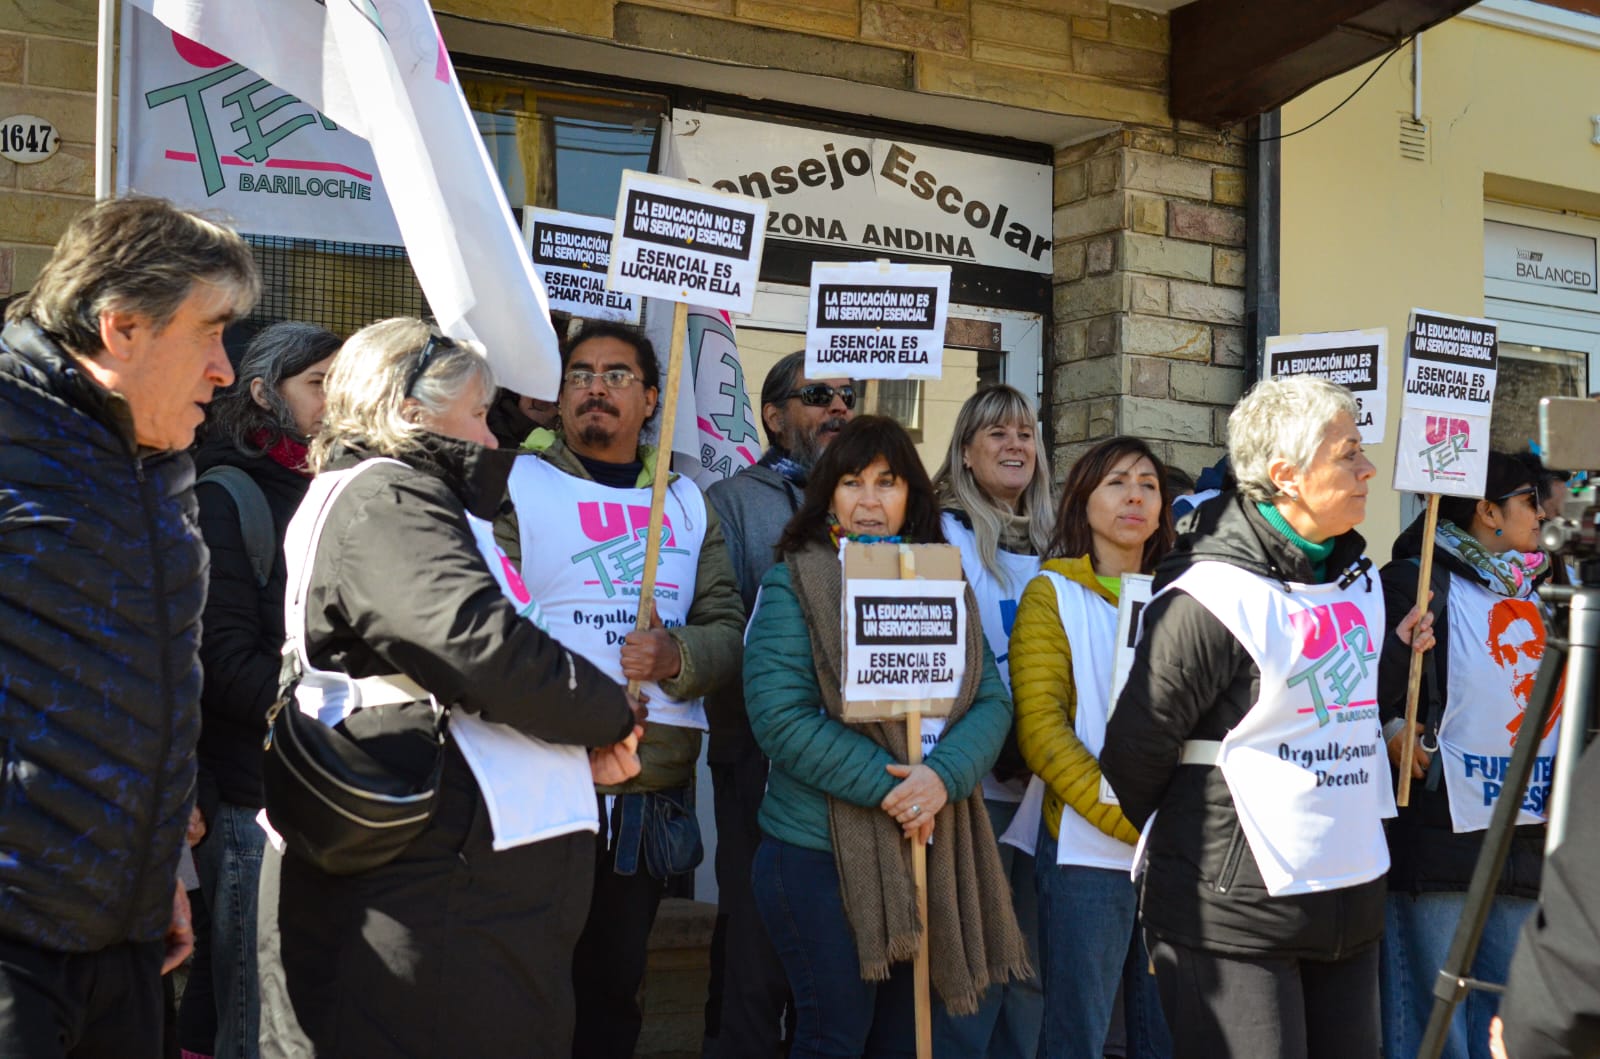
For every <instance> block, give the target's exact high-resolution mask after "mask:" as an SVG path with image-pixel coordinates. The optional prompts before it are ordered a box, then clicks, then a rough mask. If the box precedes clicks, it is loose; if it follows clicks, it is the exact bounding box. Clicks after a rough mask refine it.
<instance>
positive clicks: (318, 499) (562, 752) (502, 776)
mask: <svg viewBox="0 0 1600 1059" xmlns="http://www.w3.org/2000/svg"><path fill="white" fill-rule="evenodd" d="M398 462H399V461H397V460H381V459H376V460H364V461H363V462H361V463H360V464H357V465H356V466H355V467H352V468H349V469H347V470H343V471H333V472H329V473H325V474H320V475H318V476H317V477H316V478H314V479H313V480H312V482H311V487H310V489H309V490H308V491H307V494H306V498H305V500H304V501H303V502H302V503H301V505H300V508H299V510H298V511H297V512H296V514H295V516H294V518H293V519H292V520H290V523H289V528H288V532H287V534H286V536H285V539H284V562H285V566H286V569H287V572H288V582H289V584H290V585H292V586H295V589H294V591H292V592H290V593H289V594H288V596H287V597H286V599H285V604H284V606H285V623H286V624H285V628H286V629H288V630H290V631H289V637H290V646H291V647H292V648H294V649H297V650H299V651H300V653H301V659H300V661H301V666H302V669H303V674H302V676H301V678H300V683H299V685H298V686H297V687H296V689H295V700H296V703H297V705H298V706H299V707H300V709H301V710H302V711H304V712H306V713H309V714H311V715H312V716H314V717H317V718H318V719H319V720H321V721H322V722H323V723H324V724H328V725H334V724H337V723H338V722H339V721H341V720H343V719H344V718H345V717H348V716H349V715H350V714H351V713H354V712H355V711H356V710H357V709H360V708H361V707H362V706H363V705H372V703H370V702H367V703H364V702H363V698H362V695H361V693H360V687H361V685H362V684H364V683H366V682H357V681H352V680H351V679H350V677H349V676H347V675H346V674H344V673H338V672H332V671H327V670H319V669H314V668H312V666H311V664H310V661H309V659H308V658H307V657H306V656H305V653H304V636H305V595H306V589H307V586H308V585H309V584H310V575H311V571H310V560H311V559H312V558H313V556H314V555H315V553H316V547H317V539H318V538H319V537H320V536H321V535H322V526H323V523H324V521H325V520H326V518H327V513H328V511H329V510H330V509H331V508H332V507H333V501H334V499H335V498H336V497H337V496H338V495H339V493H340V492H342V491H343V489H344V488H345V486H347V485H348V484H349V483H350V482H351V481H352V480H353V479H354V478H355V476H356V475H358V474H360V473H361V472H362V471H363V470H365V469H367V468H368V467H371V466H373V465H375V464H377V463H398ZM467 522H468V524H469V525H470V526H471V528H472V534H473V537H474V539H475V540H476V542H477V545H478V551H479V553H480V554H481V555H482V556H483V559H484V563H485V565H486V566H487V567H488V569H489V572H490V573H491V574H493V575H494V579H495V581H496V583H497V584H499V586H500V590H501V592H503V593H504V594H505V596H506V598H507V599H509V600H510V601H511V602H512V603H514V604H516V606H517V611H518V614H520V615H521V616H522V617H524V618H527V619H528V620H530V621H532V622H533V623H534V624H535V625H537V626H539V627H540V628H541V629H542V628H543V627H544V626H543V624H542V622H541V620H540V615H539V612H538V605H537V604H536V603H534V601H533V600H532V599H531V597H529V596H528V592H527V590H526V589H525V588H523V587H522V584H521V582H520V580H519V579H518V578H517V577H516V571H515V570H513V569H512V568H511V564H510V562H509V561H508V560H507V559H506V557H505V554H504V553H503V552H501V551H500V549H499V548H498V547H497V546H496V545H495V543H494V530H493V528H492V527H491V526H490V524H489V523H487V522H485V521H483V520H482V519H479V518H476V517H474V516H472V515H468V516H467ZM416 559H417V561H421V562H426V561H427V559H426V556H420V557H416ZM450 734H451V738H453V739H454V740H455V743H456V745H457V746H458V747H460V748H461V756H462V757H464V758H465V759H466V761H467V765H468V767H469V768H470V769H471V770H472V775H473V778H474V779H476V780H477V782H478V790H479V791H480V792H481V793H482V794H483V801H484V804H485V805H486V806H487V807H488V810H489V821H490V824H491V825H492V827H493V832H494V848H495V849H497V850H504V849H512V848H514V847H516V846H522V845H526V844H528V843H530V842H539V841H543V840H544V839H547V838H555V837H557V836H559V835H565V834H569V833H571V832H575V831H598V830H599V827H600V819H599V815H598V813H597V811H596V807H595V801H594V780H593V777H592V776H591V774H590V772H589V756H588V753H587V751H585V750H584V749H583V748H582V747H576V746H558V745H555V744H551V743H546V742H544V741H543V740H542V739H536V738H534V737H533V736H530V735H527V734H525V733H523V732H519V731H517V730H516V729H514V728H512V727H510V726H508V725H504V724H497V723H494V722H491V721H485V720H483V719H482V718H480V717H477V716H476V715H474V714H471V713H468V712H467V711H466V710H452V711H451V714H450Z"/></svg>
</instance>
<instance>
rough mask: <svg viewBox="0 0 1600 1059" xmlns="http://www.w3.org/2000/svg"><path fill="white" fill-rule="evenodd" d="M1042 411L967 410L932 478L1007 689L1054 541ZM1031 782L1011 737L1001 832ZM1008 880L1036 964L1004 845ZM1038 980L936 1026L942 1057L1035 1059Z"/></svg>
mask: <svg viewBox="0 0 1600 1059" xmlns="http://www.w3.org/2000/svg"><path fill="white" fill-rule="evenodd" d="M1038 419H1039V416H1038V413H1037V412H1036V411H1035V410H1034V407H1033V402H1032V401H1030V400H1029V399H1028V398H1027V396H1026V395H1025V394H1023V393H1022V391H1020V390H1018V389H1016V388H1015V387H1012V386H1005V385H999V386H990V387H987V388H985V389H982V390H979V391H978V392H977V393H975V394H973V395H972V396H971V397H969V398H967V400H966V402H965V403H964V404H962V406H961V411H960V412H958V413H957V414H956V423H955V430H954V431H953V432H952V434H951V435H950V448H949V451H948V452H947V453H946V455H945V460H944V466H942V467H940V468H939V473H938V474H936V475H934V478H933V485H934V489H935V490H936V491H937V492H938V495H939V506H940V508H941V509H942V510H941V513H940V525H941V527H942V528H943V530H944V535H945V539H946V540H948V541H949V542H950V543H951V544H954V545H956V546H957V547H958V548H960V549H961V566H962V569H963V571H964V572H965V573H966V577H967V583H968V584H969V585H971V586H972V593H973V596H974V597H975V598H976V599H977V601H978V614H979V617H980V618H981V619H982V622H983V634H984V639H985V640H987V641H988V643H989V649H990V650H991V651H993V652H994V658H995V664H996V667H997V668H998V669H999V671H1000V679H1001V680H1002V681H1003V682H1005V685H1006V688H1007V689H1008V690H1009V689H1010V687H1011V666H1010V661H1009V652H1010V648H1009V646H1008V643H1009V640H1010V637H1011V623H1012V620H1013V619H1014V618H1015V616H1016V613H1017V601H1018V600H1019V599H1020V598H1021V597H1022V590H1023V588H1024V587H1026V586H1027V584H1028V582H1029V581H1030V580H1031V579H1032V578H1033V576H1034V575H1035V574H1037V573H1038V572H1039V556H1040V554H1041V553H1043V551H1044V549H1045V546H1046V545H1047V544H1048V542H1049V540H1050V528H1051V526H1052V524H1053V523H1054V521H1055V513H1054V510H1053V509H1052V506H1051V503H1050V464H1049V461H1048V460H1047V459H1046V457H1045V455H1044V453H1043V452H1041V451H1039V442H1038ZM1027 785H1028V768H1027V766H1026V765H1025V764H1024V763H1023V761H1022V756H1021V754H1020V753H1019V752H1018V751H1017V744H1016V739H1015V738H1014V737H1013V736H1012V735H1010V734H1008V735H1007V738H1006V742H1005V746H1004V747H1003V748H1002V750H1001V752H1000V758H999V760H997V761H996V762H995V765H994V768H993V769H991V770H990V771H989V774H988V775H986V776H984V778H983V800H984V807H985V808H986V809H987V811H988V814H989V821H990V823H991V824H992V825H993V827H994V833H995V834H996V835H1000V834H1003V833H1004V832H1005V830H1006V828H1007V827H1009V826H1010V825H1011V821H1012V818H1013V817H1015V816H1016V814H1017V806H1018V805H1019V804H1020V803H1021V802H1022V797H1023V793H1024V791H1025V790H1026V789H1027ZM1000 861H1001V864H1002V865H1003V866H1004V867H1005V870H1006V876H1007V878H1008V879H1009V880H1010V882H1011V899H1012V904H1013V907H1014V909H1015V911H1016V913H1017V923H1018V925H1019V926H1020V927H1021V928H1022V935H1023V938H1024V939H1025V940H1026V941H1027V943H1028V953H1029V960H1030V962H1032V963H1033V965H1034V966H1035V967H1037V966H1038V955H1037V949H1038V938H1037V935H1038V926H1039V915H1038V907H1037V903H1036V901H1035V898H1034V888H1033V857H1032V856H1031V854H1030V851H1029V850H1027V849H1023V848H1018V847H1017V846H1014V845H1010V844H1002V845H1001V846H1000ZM1043 1005H1044V997H1043V994H1042V993H1041V992H1040V990H1039V979H1038V977H1037V976H1033V975H1030V976H1029V977H1027V978H1022V979H1017V980H1015V981H1012V982H1009V983H1006V984H1005V985H999V986H995V987H994V988H992V989H990V990H988V991H987V992H986V993H985V994H984V997H983V1002H982V1004H981V1005H980V1006H979V1008H978V1012H977V1014H975V1015H972V1016H970V1017H967V1018H952V1017H950V1016H948V1015H946V1014H944V1013H943V1012H941V1013H940V1017H938V1018H937V1019H935V1021H934V1028H933V1035H934V1052H935V1054H936V1055H938V1056H941V1057H943V1056H963V1055H987V1056H991V1057H995V1059H1004V1057H1010V1056H1016V1057H1018V1059H1023V1057H1026V1059H1033V1057H1034V1054H1035V1052H1036V1051H1037V1050H1038V1047H1039V1025H1040V1022H1041V1020H1042V1018H1043V1016H1044V1008H1043Z"/></svg>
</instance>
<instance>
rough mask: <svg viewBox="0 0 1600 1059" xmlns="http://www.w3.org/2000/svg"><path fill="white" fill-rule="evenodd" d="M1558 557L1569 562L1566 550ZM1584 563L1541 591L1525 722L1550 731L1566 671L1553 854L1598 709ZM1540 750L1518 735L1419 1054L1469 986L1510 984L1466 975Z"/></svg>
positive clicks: (1599, 666) (1434, 1048)
mask: <svg viewBox="0 0 1600 1059" xmlns="http://www.w3.org/2000/svg"><path fill="white" fill-rule="evenodd" d="M1556 561H1557V562H1560V561H1561V560H1560V558H1559V556H1558V557H1557V558H1556ZM1579 569H1580V576H1579V578H1578V580H1579V582H1580V584H1578V585H1546V586H1545V587H1544V588H1541V589H1540V590H1539V594H1540V595H1541V596H1542V597H1544V599H1545V600H1547V601H1548V602H1550V603H1552V604H1554V607H1555V614H1554V616H1553V617H1552V620H1551V629H1550V633H1549V635H1547V637H1546V639H1545V652H1544V659H1543V661H1542V662H1541V663H1540V665H1539V674H1538V676H1537V677H1536V678H1535V680H1534V685H1533V693H1532V695H1531V696H1530V697H1529V701H1528V709H1527V712H1526V713H1525V714H1524V716H1523V723H1522V731H1523V732H1527V733H1538V732H1542V731H1544V726H1545V724H1546V722H1547V721H1548V720H1549V719H1550V714H1551V711H1552V710H1554V709H1555V705H1556V691H1557V689H1558V688H1560V687H1562V686H1563V685H1562V677H1563V676H1565V678H1566V683H1565V693H1564V695H1563V697H1562V702H1561V735H1560V737H1559V739H1558V740H1557V744H1556V769H1555V775H1554V776H1553V777H1552V779H1551V788H1550V811H1549V816H1548V830H1547V833H1546V840H1545V855H1546V856H1549V855H1550V854H1551V853H1553V852H1555V851H1556V850H1557V849H1558V848H1560V846H1561V844H1562V842H1563V841H1565V839H1566V830H1567V818H1568V811H1569V809H1570V807H1571V806H1570V800H1571V797H1572V783H1573V776H1574V774H1575V773H1576V771H1577V765H1578V759H1579V758H1580V757H1582V756H1583V749H1584V745H1585V743H1586V742H1587V738H1588V733H1589V728H1590V724H1591V723H1592V721H1593V720H1594V718H1593V716H1592V709H1593V705H1594V702H1595V694H1596V691H1597V690H1600V685H1597V683H1596V681H1597V676H1600V562H1597V561H1595V560H1585V561H1584V562H1583V563H1581V564H1580V567H1579ZM1563 618H1565V622H1564V623H1563V622H1562V619H1563ZM1563 625H1564V627H1563ZM1530 724H1531V727H1530ZM1538 752H1539V740H1538V739H1537V738H1528V739H1518V740H1517V745H1516V748H1515V749H1514V750H1513V751H1512V752H1511V764H1510V766H1509V767H1508V775H1507V778H1506V784H1505V786H1504V787H1503V788H1502V789H1501V792H1500V797H1499V799H1498V800H1497V801H1496V802H1495V806H1494V812H1493V814H1492V815H1491V816H1490V817H1489V828H1488V830H1487V831H1485V832H1484V839H1483V848H1482V849H1481V850H1480V851H1479V853H1478V863H1477V864H1476V865H1474V866H1473V869H1472V881H1471V882H1470V883H1469V884H1468V886H1467V897H1466V903H1465V905H1464V907H1463V908H1462V911H1461V919H1460V921H1459V922H1458V923H1457V924H1456V933H1455V937H1454V938H1453V939H1451V942H1450V953H1449V955H1448V956H1447V957H1446V958H1445V964H1444V966H1443V967H1442V968H1440V970H1439V977H1438V978H1437V979H1436V980H1435V981H1434V985H1433V997H1434V1000H1433V1011H1432V1013H1431V1014H1430V1015H1429V1017H1428V1028H1427V1030H1426V1031H1425V1032H1424V1033H1423V1035H1422V1047H1421V1048H1420V1049H1419V1050H1418V1051H1417V1059H1438V1057H1439V1054H1440V1053H1441V1052H1442V1051H1443V1050H1444V1044H1445V1039H1446V1037H1447V1036H1448V1034H1449V1029H1450V1019H1451V1017H1452V1016H1453V1015H1454V1014H1455V1009H1456V1006H1457V1005H1458V1004H1460V1003H1461V1001H1462V999H1463V998H1464V997H1465V996H1466V994H1467V991H1468V990H1470V989H1481V990H1485V991H1488V992H1493V993H1501V992H1504V990H1505V986H1504V985H1503V984H1495V983H1492V982H1481V981H1478V980H1477V979H1473V978H1468V977H1466V973H1467V971H1468V969H1470V968H1471V967H1472V960H1473V957H1474V956H1475V955H1477V951H1478V942H1479V941H1480V939H1481V938H1482V936H1483V926H1484V923H1485V921H1486V920H1487V919H1488V917H1489V906H1490V904H1491V903H1492V902H1493V901H1494V896H1495V894H1494V891H1495V883H1496V881H1497V880H1498V879H1499V878H1500V871H1501V869H1502V868H1503V867H1504V865H1505V861H1506V855H1507V853H1508V852H1509V851H1510V849H1511V837H1512V831H1513V829H1514V828H1515V826H1516V819H1517V814H1518V812H1519V811H1520V810H1521V808H1522V798H1523V792H1524V791H1526V790H1527V787H1528V778H1529V776H1531V775H1532V774H1533V763H1534V758H1535V757H1537V755H1538ZM1396 1059H1399V1057H1396Z"/></svg>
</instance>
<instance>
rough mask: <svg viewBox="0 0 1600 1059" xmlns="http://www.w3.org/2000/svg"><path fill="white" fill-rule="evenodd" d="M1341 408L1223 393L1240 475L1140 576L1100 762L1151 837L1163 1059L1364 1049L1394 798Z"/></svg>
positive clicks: (1372, 580)
mask: <svg viewBox="0 0 1600 1059" xmlns="http://www.w3.org/2000/svg"><path fill="white" fill-rule="evenodd" d="M1356 411H1357V407H1356V404H1355V400H1354V398H1352V397H1351V396H1350V394H1349V392H1348V391H1346V390H1344V389H1343V388H1341V387H1338V386H1335V385H1333V384H1332V383H1329V382H1326V381H1324V380H1320V379H1314V378H1308V377H1295V378H1289V379H1276V380H1268V381H1266V382H1263V383H1260V384H1259V385H1257V386H1256V387H1255V388H1254V389H1253V390H1252V391H1251V392H1250V393H1249V394H1248V395H1246V396H1245V398H1244V399H1243V400H1242V401H1240V403H1239V404H1238V406H1237V407H1235V409H1234V411H1233V414H1232V415H1231V416H1230V417H1229V419H1228V452H1229V457H1230V459H1231V461H1232V464H1233V469H1234V473H1235V475H1236V476H1237V478H1238V488H1237V489H1236V490H1234V491H1231V492H1228V493H1224V494H1223V495H1222V496H1220V497H1218V498H1217V499H1216V500H1214V501H1211V502H1209V503H1207V504H1205V505H1204V506H1203V507H1201V508H1200V509H1199V510H1198V511H1197V512H1196V513H1195V515H1194V516H1193V520H1194V521H1193V522H1192V523H1191V524H1190V527H1189V531H1188V532H1186V533H1185V534H1183V535H1182V536H1181V537H1180V538H1179V540H1178V543H1177V546H1176V547H1175V548H1174V549H1173V550H1172V552H1170V553H1169V554H1168V555H1167V557H1166V558H1165V559H1164V560H1163V561H1162V563H1161V564H1160V566H1159V567H1158V568H1157V571H1156V583H1155V588H1156V591H1157V594H1156V597H1155V598H1154V599H1153V600H1152V601H1151V603H1150V604H1149V606H1148V607H1147V608H1146V610H1145V613H1144V617H1143V623H1144V624H1143V628H1144V632H1143V636H1142V638H1141V640H1140V642H1139V647H1138V651H1137V653H1136V655H1135V658H1134V663H1133V669H1132V672H1131V673H1130V675H1129V677H1128V681H1127V684H1126V686H1125V687H1124V689H1123V692H1122V694H1121V697H1120V698H1119V699H1118V701H1117V706H1116V710H1115V712H1114V713H1113V715H1112V718H1111V721H1110V724H1109V727H1108V729H1107V732H1106V742H1105V750H1104V753H1103V754H1102V756H1101V760H1100V767H1101V770H1102V772H1103V774H1104V775H1105V777H1106V779H1107V780H1109V781H1110V783H1111V786H1112V788H1113V790H1114V791H1115V792H1116V794H1117V797H1118V799H1119V800H1120V802H1121V805H1122V811H1123V813H1124V814H1125V815H1126V816H1127V818H1128V820H1129V821H1130V822H1132V823H1133V824H1134V826H1136V827H1141V828H1143V829H1144V832H1145V834H1144V836H1143V842H1144V845H1145V856H1146V861H1145V864H1144V873H1145V874H1144V883H1143V890H1142V896H1141V901H1140V912H1141V919H1142V922H1143V924H1144V928H1145V931H1146V937H1147V939H1148V942H1149V947H1150V951H1151V956H1152V958H1153V960H1154V962H1155V967H1156V976H1157V980H1158V983H1159V987H1160V992H1161V1003H1162V1009H1163V1011H1164V1013H1165V1015H1166V1018H1167V1022H1168V1025H1169V1026H1170V1027H1171V1029H1172V1040H1173V1045H1174V1048H1173V1054H1174V1056H1175V1057H1177V1059H1185V1057H1190V1056H1194V1057H1201V1056H1206V1057H1209V1056H1219V1055H1237V1056H1246V1055H1247V1056H1251V1057H1252V1059H1270V1057H1274V1056H1280V1057H1285V1059H1310V1057H1317V1056H1328V1057H1333V1056H1339V1057H1345V1056H1353V1055H1377V1054H1378V1052H1379V1032H1378V939H1379V937H1380V936H1381V935H1382V933H1383V922H1384V881H1383V877H1384V873H1385V872H1386V871H1387V870H1388V867H1389V854H1388V849H1387V847H1386V845H1385V843H1384V835H1383V820H1384V818H1385V817H1389V816H1392V815H1394V795H1393V791H1392V790H1391V788H1390V785H1389V772H1388V767H1387V762H1386V758H1385V754H1384V744H1383V735H1382V731H1381V727H1380V724H1379V721H1378V708H1377V697H1378V693H1377V677H1378V666H1377V662H1378V652H1379V648H1380V646H1381V644H1382V641H1383V635H1384V629H1385V614H1384V597H1383V589H1382V586H1381V585H1379V584H1378V583H1377V578H1376V577H1374V576H1372V574H1371V573H1370V572H1369V571H1370V567H1371V565H1372V564H1371V562H1370V560H1368V559H1367V558H1366V557H1365V556H1364V555H1363V554H1362V553H1363V550H1364V548H1365V542H1364V541H1363V540H1362V538H1361V536H1360V534H1358V533H1356V531H1355V527H1356V525H1357V524H1358V523H1359V522H1360V521H1361V520H1362V518H1363V516H1364V515H1365V514H1366V502H1367V489H1368V486H1369V484H1370V483H1371V481H1372V478H1373V476H1374V474H1375V473H1376V470H1375V468H1374V467H1373V465H1372V461H1370V460H1369V459H1367V457H1366V454H1365V453H1364V452H1363V451H1362V446H1361V435H1360V433H1359V432H1358V431H1357V430H1356V424H1355V413H1356ZM1430 624H1431V623H1428V622H1426V621H1424V623H1423V624H1422V625H1421V627H1420V628H1419V627H1418V625H1419V623H1418V620H1417V616H1416V614H1415V613H1413V614H1411V615H1408V616H1407V617H1406V618H1405V619H1404V620H1403V621H1402V622H1400V623H1399V635H1400V636H1401V637H1402V638H1403V639H1404V640H1405V641H1406V642H1407V643H1410V644H1413V646H1414V648H1415V649H1417V650H1424V649H1426V648H1427V647H1428V646H1430V645H1431V642H1432V633H1431V629H1430ZM1158 810H1159V813H1158V812H1157V811H1158Z"/></svg>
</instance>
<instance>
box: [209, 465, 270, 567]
mask: <svg viewBox="0 0 1600 1059" xmlns="http://www.w3.org/2000/svg"><path fill="white" fill-rule="evenodd" d="M201 482H210V483H212V484H213V485H220V486H222V488H223V489H224V490H225V491H226V492H227V494H228V496H230V497H232V498H233V506H234V507H235V508H237V509H238V511H239V532H240V533H242V534H243V535H244V550H245V554H246V555H248V556H249V557H250V569H251V571H252V572H253V573H254V574H255V575H256V587H257V588H266V587H267V582H268V581H270V580H272V560H273V553H274V552H275V551H277V548H276V544H277V534H276V533H275V532H274V529H273V522H272V509H271V508H269V507H268V506H267V494H265V493H263V492H262V491H261V486H259V485H257V484H256V480H255V479H254V478H252V477H250V475H249V474H247V473H245V471H244V470H242V469H241V468H238V467H228V466H224V465H220V464H219V465H218V466H215V467H208V468H206V471H205V473H203V474H201V475H200V477H199V478H197V479H195V484H196V485H199V484H200V483H201Z"/></svg>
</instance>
